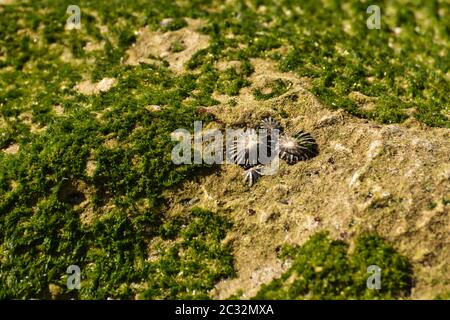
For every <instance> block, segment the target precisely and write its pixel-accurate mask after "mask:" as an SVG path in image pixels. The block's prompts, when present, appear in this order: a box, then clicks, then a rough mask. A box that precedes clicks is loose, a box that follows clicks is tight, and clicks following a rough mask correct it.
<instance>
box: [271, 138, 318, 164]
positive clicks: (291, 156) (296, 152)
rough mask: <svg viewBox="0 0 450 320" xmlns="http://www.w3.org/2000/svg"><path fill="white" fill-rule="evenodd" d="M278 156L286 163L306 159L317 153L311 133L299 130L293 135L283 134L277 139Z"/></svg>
mask: <svg viewBox="0 0 450 320" xmlns="http://www.w3.org/2000/svg"><path fill="white" fill-rule="evenodd" d="M279 147H280V158H281V159H283V160H285V161H286V162H287V163H288V164H294V163H297V162H298V161H303V160H308V159H311V158H313V157H315V156H316V155H317V143H316V140H314V138H313V137H312V136H311V134H309V133H307V132H304V131H300V132H298V133H297V134H295V135H294V136H293V137H291V136H288V135H286V134H283V135H281V136H280V141H279Z"/></svg>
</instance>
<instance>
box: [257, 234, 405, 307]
mask: <svg viewBox="0 0 450 320" xmlns="http://www.w3.org/2000/svg"><path fill="white" fill-rule="evenodd" d="M348 251H349V248H348V244H346V243H344V242H342V241H336V240H331V239H329V238H328V237H327V234H325V233H319V234H316V235H314V236H312V237H311V238H310V239H309V240H308V241H307V242H306V243H305V244H304V245H302V246H301V247H299V248H296V247H285V248H283V250H282V253H281V257H282V258H290V259H292V261H293V262H292V266H291V267H290V268H289V270H288V271H286V272H285V273H284V274H283V275H282V276H281V277H280V278H278V279H275V280H273V281H272V282H270V283H269V284H266V285H263V286H262V287H261V289H260V291H259V292H258V293H257V295H256V296H255V299H394V298H398V297H401V296H404V295H407V294H408V290H409V289H410V286H411V266H410V264H409V262H408V261H407V259H406V258H404V257H403V256H401V255H400V254H398V253H397V252H396V251H395V250H394V249H393V248H392V247H391V246H390V245H388V244H386V243H385V242H384V241H383V240H382V239H380V238H378V237H376V236H372V235H364V236H360V237H359V238H358V239H357V240H356V243H355V249H354V251H353V252H352V253H351V254H349V253H348ZM371 265H376V266H378V267H379V268H381V288H380V289H379V290H377V289H368V288H367V285H366V282H367V279H368V277H369V276H370V275H371V274H370V273H367V268H368V267H369V266H371Z"/></svg>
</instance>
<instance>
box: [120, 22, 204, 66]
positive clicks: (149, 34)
mask: <svg viewBox="0 0 450 320" xmlns="http://www.w3.org/2000/svg"><path fill="white" fill-rule="evenodd" d="M186 20H187V22H188V25H187V26H186V27H185V28H181V29H179V30H176V31H168V32H165V33H162V32H158V31H151V30H150V29H149V28H148V27H143V28H141V29H140V30H139V37H138V39H137V41H136V43H135V44H134V45H133V46H132V47H131V48H130V49H129V50H128V51H127V54H128V60H127V61H126V63H128V64H131V65H137V64H139V62H149V61H151V60H152V58H153V59H155V58H156V59H158V58H161V59H165V60H166V61H167V62H169V68H170V69H171V70H173V71H174V72H176V73H180V72H182V71H183V70H184V64H185V63H186V62H187V61H188V60H189V59H190V58H191V57H192V55H193V54H194V53H195V52H197V51H198V50H201V49H205V48H206V47H208V45H209V37H208V36H207V35H204V34H201V33H199V32H197V31H196V29H198V28H199V27H201V26H202V24H203V22H202V21H201V20H194V19H186ZM174 43H177V44H178V45H179V47H180V48H179V49H178V50H181V51H178V50H174V49H173V48H174Z"/></svg>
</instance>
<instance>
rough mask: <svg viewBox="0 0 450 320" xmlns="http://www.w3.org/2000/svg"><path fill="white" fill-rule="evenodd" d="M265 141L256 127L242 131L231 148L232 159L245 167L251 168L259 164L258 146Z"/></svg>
mask: <svg viewBox="0 0 450 320" xmlns="http://www.w3.org/2000/svg"><path fill="white" fill-rule="evenodd" d="M261 143H264V142H263V141H262V139H260V137H259V136H258V134H257V132H256V130H255V129H247V130H245V131H242V132H241V133H240V134H239V135H238V136H237V140H236V141H233V144H232V146H231V149H230V153H229V156H230V159H231V160H232V162H233V163H237V164H239V165H241V166H243V167H244V168H246V169H247V168H250V167H252V166H255V165H257V164H258V148H259V145H260V144H261Z"/></svg>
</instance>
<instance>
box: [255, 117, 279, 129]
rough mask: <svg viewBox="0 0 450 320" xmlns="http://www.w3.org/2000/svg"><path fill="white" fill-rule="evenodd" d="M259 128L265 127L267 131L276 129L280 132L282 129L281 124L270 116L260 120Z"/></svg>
mask: <svg viewBox="0 0 450 320" xmlns="http://www.w3.org/2000/svg"><path fill="white" fill-rule="evenodd" d="M260 129H265V130H267V132H269V133H270V132H272V131H273V130H278V131H279V132H280V133H281V132H282V131H283V128H282V127H281V124H280V123H279V122H278V121H277V120H275V119H274V118H272V117H268V118H265V119H263V120H261V125H260Z"/></svg>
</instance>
